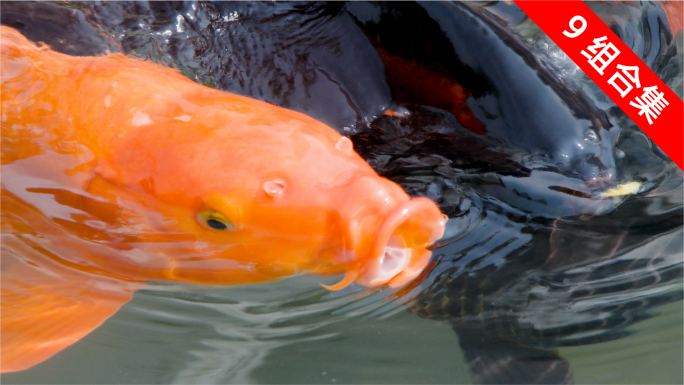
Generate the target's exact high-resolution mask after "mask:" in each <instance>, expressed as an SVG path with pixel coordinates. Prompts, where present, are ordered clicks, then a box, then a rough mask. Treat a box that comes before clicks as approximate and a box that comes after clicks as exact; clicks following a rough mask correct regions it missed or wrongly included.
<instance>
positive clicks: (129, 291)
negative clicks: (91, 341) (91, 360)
mask: <svg viewBox="0 0 684 385" xmlns="http://www.w3.org/2000/svg"><path fill="white" fill-rule="evenodd" d="M16 241H17V239H16V237H12V236H9V237H7V236H3V244H2V285H1V286H2V288H1V291H2V301H1V305H0V309H1V314H0V328H1V331H2V335H1V336H0V341H1V343H0V354H1V358H0V372H3V373H4V372H15V371H19V370H24V369H28V368H30V367H32V366H34V365H36V364H38V363H40V362H43V361H45V360H47V359H48V358H50V357H52V356H53V355H55V354H56V353H58V352H59V351H61V350H62V349H64V348H66V347H68V346H70V345H72V344H73V343H75V342H76V341H78V340H80V339H81V338H83V337H84V336H86V335H87V334H88V333H90V332H91V331H92V330H94V329H95V328H97V327H98V326H100V325H101V324H102V323H103V322H104V321H105V320H106V319H107V318H109V317H110V316H112V315H113V314H114V313H115V312H116V311H117V310H118V309H119V308H120V307H121V306H122V305H123V304H125V303H126V302H128V301H129V300H130V299H131V297H132V295H133V291H134V290H135V289H136V288H138V287H140V285H141V284H140V283H132V282H125V281H121V280H118V279H114V278H109V277H105V276H101V275H95V274H89V273H86V272H81V271H76V270H73V269H70V268H66V267H64V266H61V265H59V264H58V263H55V262H54V261H48V262H47V263H45V259H46V258H43V260H42V261H41V263H36V262H35V260H34V259H31V260H28V259H27V257H26V256H24V255H22V254H19V253H17V252H16V251H18V250H17V248H16V247H12V246H19V248H21V246H24V248H25V249H30V248H29V247H26V245H25V244H23V245H22V243H21V242H20V241H19V242H16ZM8 243H9V244H10V245H8ZM12 244H14V245H12ZM26 251H28V252H32V254H35V253H36V251H35V250H26Z"/></svg>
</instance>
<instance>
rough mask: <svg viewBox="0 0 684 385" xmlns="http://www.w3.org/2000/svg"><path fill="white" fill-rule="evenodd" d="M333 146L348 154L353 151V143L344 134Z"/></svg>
mask: <svg viewBox="0 0 684 385" xmlns="http://www.w3.org/2000/svg"><path fill="white" fill-rule="evenodd" d="M335 148H336V149H338V150H339V151H341V152H343V153H345V154H348V155H349V154H353V153H354V144H353V143H352V141H351V140H350V139H349V138H347V137H346V136H343V137H341V138H340V139H339V140H338V141H337V143H335Z"/></svg>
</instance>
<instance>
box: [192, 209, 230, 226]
mask: <svg viewBox="0 0 684 385" xmlns="http://www.w3.org/2000/svg"><path fill="white" fill-rule="evenodd" d="M197 221H198V222H199V223H200V224H201V225H202V226H204V227H207V228H210V229H213V230H219V231H223V230H233V229H234V228H235V226H234V225H233V222H232V221H231V220H230V219H228V217H226V216H225V215H223V214H221V213H220V212H218V211H216V210H211V209H209V210H202V211H200V212H199V213H198V214H197Z"/></svg>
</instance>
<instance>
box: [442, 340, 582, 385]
mask: <svg viewBox="0 0 684 385" xmlns="http://www.w3.org/2000/svg"><path fill="white" fill-rule="evenodd" d="M454 330H455V331H456V333H457V334H458V340H459V345H460V346H461V348H462V349H463V355H464V358H465V360H466V364H467V365H468V369H469V371H470V374H471V375H472V376H473V380H474V382H475V383H476V384H571V383H573V378H572V370H571V368H570V363H569V362H568V361H567V360H565V359H564V358H563V357H561V356H560V355H559V354H558V351H557V350H555V349H544V348H537V347H531V346H527V345H525V344H524V343H523V342H522V341H517V340H514V339H510V338H507V337H505V336H502V335H499V334H498V333H497V332H496V331H488V330H484V328H477V327H474V328H468V329H465V328H454Z"/></svg>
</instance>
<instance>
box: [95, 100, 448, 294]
mask: <svg viewBox="0 0 684 385" xmlns="http://www.w3.org/2000/svg"><path fill="white" fill-rule="evenodd" d="M210 94H211V95H210V96H207V95H193V97H192V98H190V97H188V96H185V97H183V98H179V99H176V100H173V101H169V100H164V103H158V104H155V103H153V102H150V100H153V99H154V98H153V97H150V98H148V99H147V102H146V103H142V104H140V105H138V108H133V110H132V111H131V112H130V115H131V117H130V119H131V121H135V120H136V116H137V119H138V121H142V122H143V123H145V124H144V125H142V126H141V130H140V131H139V132H138V133H137V134H133V135H128V136H127V139H126V140H124V141H123V142H121V143H120V144H119V146H118V148H119V150H118V151H113V152H112V155H111V156H110V157H109V158H108V159H109V162H110V167H109V170H110V172H108V173H107V172H103V173H104V174H107V175H108V176H107V179H109V180H110V181H112V180H116V183H117V184H118V185H120V186H126V189H127V190H128V192H129V193H131V192H132V193H133V194H134V195H135V196H136V197H135V200H136V201H137V202H142V206H143V207H144V208H142V209H138V212H141V211H145V210H147V211H149V212H150V214H149V215H146V218H147V219H146V220H147V222H146V226H147V228H148V230H149V231H151V232H156V233H165V234H175V235H177V236H178V237H179V239H188V240H191V241H189V242H185V243H184V244H183V245H182V246H183V247H179V248H176V249H175V250H174V251H168V250H166V251H164V252H163V253H162V254H164V258H166V260H167V262H168V269H167V270H166V271H167V276H166V277H165V278H170V279H174V280H180V281H189V282H197V283H219V284H224V283H247V282H259V281H267V280H271V279H274V278H277V277H281V276H288V275H292V274H297V273H300V272H305V271H306V272H316V273H320V274H331V275H332V274H340V273H346V276H345V280H344V281H343V282H342V283H341V284H339V285H335V286H331V288H332V289H337V288H340V287H343V286H345V285H346V284H348V283H351V282H353V281H357V282H358V283H361V284H363V285H366V286H369V287H373V286H378V285H383V284H387V283H389V284H390V285H392V286H398V285H401V284H403V283H405V282H408V281H409V280H411V279H413V278H414V277H416V276H417V275H418V274H419V273H420V272H421V271H422V270H423V268H424V267H425V266H426V265H427V263H428V260H429V258H430V252H429V251H428V250H427V249H426V247H427V246H428V245H430V244H431V243H432V242H434V241H436V240H437V239H439V238H440V237H441V236H442V234H443V231H444V225H445V222H446V218H445V216H444V215H442V214H441V212H440V211H439V208H438V207H437V205H436V204H435V203H434V202H432V201H430V200H429V199H427V198H415V199H410V198H409V196H408V195H407V194H406V193H405V192H404V191H403V190H402V189H401V187H399V186H398V185H397V184H395V183H393V182H391V181H389V180H387V179H384V178H381V177H379V176H378V175H377V174H376V173H375V172H374V171H373V169H372V168H371V167H370V166H369V165H368V164H367V163H366V162H365V161H364V160H363V159H362V158H361V157H360V156H359V155H358V154H356V153H355V152H354V150H353V145H352V142H351V141H350V140H349V139H348V138H346V137H343V136H341V135H339V134H338V133H336V132H335V131H334V130H333V129H331V128H330V127H328V126H326V125H324V124H322V123H320V122H318V121H316V120H314V119H311V118H309V117H307V116H305V115H303V114H300V113H297V112H293V111H289V110H285V109H282V108H279V107H275V106H272V105H269V104H267V103H263V102H259V101H255V100H252V99H248V98H242V97H238V96H235V95H230V96H227V95H229V94H224V93H221V94H220V95H216V94H214V93H210ZM166 99H168V98H166ZM190 99H192V100H193V103H186V101H187V100H190ZM170 110H171V111H170ZM179 245H180V243H179ZM147 247H153V248H154V247H156V248H159V245H158V244H153V245H148V246H147ZM148 252H149V250H148ZM152 254H154V253H152Z"/></svg>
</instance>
